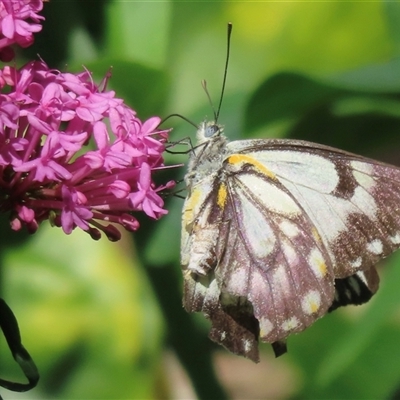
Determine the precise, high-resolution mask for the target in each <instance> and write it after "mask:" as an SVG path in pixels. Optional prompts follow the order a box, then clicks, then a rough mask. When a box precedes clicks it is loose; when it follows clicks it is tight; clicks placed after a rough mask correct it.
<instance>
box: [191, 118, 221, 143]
mask: <svg viewBox="0 0 400 400" xmlns="http://www.w3.org/2000/svg"><path fill="white" fill-rule="evenodd" d="M223 132H224V128H223V127H222V125H218V124H217V123H216V122H214V121H208V122H207V121H204V122H202V123H201V124H200V125H199V128H198V130H197V134H196V136H197V143H198V144H201V143H205V142H210V141H214V140H216V139H217V138H219V137H220V136H221V135H222V134H223Z"/></svg>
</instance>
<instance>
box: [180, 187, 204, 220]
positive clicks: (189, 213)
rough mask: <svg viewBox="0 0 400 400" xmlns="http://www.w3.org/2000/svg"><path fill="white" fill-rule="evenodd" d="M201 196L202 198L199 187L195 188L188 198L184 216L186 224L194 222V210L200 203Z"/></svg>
mask: <svg viewBox="0 0 400 400" xmlns="http://www.w3.org/2000/svg"><path fill="white" fill-rule="evenodd" d="M200 198H201V191H200V190H199V189H194V190H193V191H192V193H191V195H190V197H189V198H188V199H187V200H186V203H185V208H184V210H183V216H182V219H183V221H184V222H185V224H186V225H187V224H189V223H190V222H192V220H193V214H194V210H195V208H196V206H197V205H198V204H199V201H200Z"/></svg>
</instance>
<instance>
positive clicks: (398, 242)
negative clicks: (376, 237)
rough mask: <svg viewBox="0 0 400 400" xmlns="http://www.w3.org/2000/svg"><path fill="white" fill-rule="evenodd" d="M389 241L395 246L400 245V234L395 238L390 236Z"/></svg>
mask: <svg viewBox="0 0 400 400" xmlns="http://www.w3.org/2000/svg"><path fill="white" fill-rule="evenodd" d="M389 239H390V241H391V242H392V243H393V244H400V233H399V232H397V233H396V234H395V235H394V236H390V237H389Z"/></svg>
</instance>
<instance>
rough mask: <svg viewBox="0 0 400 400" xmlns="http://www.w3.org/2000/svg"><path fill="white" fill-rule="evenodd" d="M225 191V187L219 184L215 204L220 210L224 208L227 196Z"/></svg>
mask: <svg viewBox="0 0 400 400" xmlns="http://www.w3.org/2000/svg"><path fill="white" fill-rule="evenodd" d="M227 193H228V192H227V190H226V185H225V184H223V183H221V185H220V186H219V189H218V197H217V203H218V205H219V207H220V208H222V209H223V208H224V207H225V204H226V196H227Z"/></svg>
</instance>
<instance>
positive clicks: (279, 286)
mask: <svg viewBox="0 0 400 400" xmlns="http://www.w3.org/2000/svg"><path fill="white" fill-rule="evenodd" d="M204 126H205V125H203V127H202V128H201V129H199V132H198V137H199V143H200V145H199V146H198V147H197V148H195V151H194V152H193V154H192V157H191V162H190V164H189V171H188V174H187V176H186V183H187V186H188V192H189V193H188V198H187V200H186V202H185V206H184V211H183V227H182V231H183V233H182V251H181V258H182V268H183V271H184V279H185V291H184V305H185V308H186V309H187V310H188V311H202V312H204V314H205V315H206V316H207V317H208V318H209V319H210V320H211V322H212V329H211V333H210V336H211V338H212V339H213V340H215V341H216V342H218V343H220V344H223V345H224V346H225V347H227V348H228V349H229V350H231V351H232V352H234V353H236V354H240V355H244V356H246V357H249V358H251V359H253V360H255V361H256V360H257V359H258V349H257V340H258V337H260V338H261V340H263V341H265V342H269V343H272V344H273V347H274V350H275V352H276V354H277V355H279V354H281V353H282V352H284V351H285V340H286V338H287V337H288V336H289V335H290V334H291V333H296V332H300V331H302V330H304V329H305V328H306V327H308V326H309V325H311V324H312V323H313V322H314V321H315V320H316V319H318V318H319V317H321V316H323V315H324V314H325V313H327V312H328V311H332V310H333V309H335V308H337V307H339V306H343V305H347V304H361V303H363V302H366V301H368V300H369V298H370V297H371V296H372V295H373V294H374V293H375V292H376V290H377V288H378V283H379V278H378V276H377V273H376V270H375V269H374V268H373V266H374V265H375V264H376V263H377V262H378V261H379V260H380V259H381V258H383V257H385V256H386V255H388V254H389V253H391V252H393V251H394V250H396V249H397V248H398V247H399V246H400V170H399V169H398V168H396V167H393V166H390V165H386V164H382V163H379V162H377V161H373V160H370V159H366V158H363V157H360V156H356V155H353V154H350V153H346V152H344V151H341V150H337V149H333V148H330V147H326V146H322V145H318V144H314V143H309V142H302V141H291V140H246V141H236V142H230V143H227V142H226V139H225V137H224V136H221V132H217V131H216V134H215V135H214V136H212V137H208V138H207V137H202V133H203V132H204V131H205V129H204Z"/></svg>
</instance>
